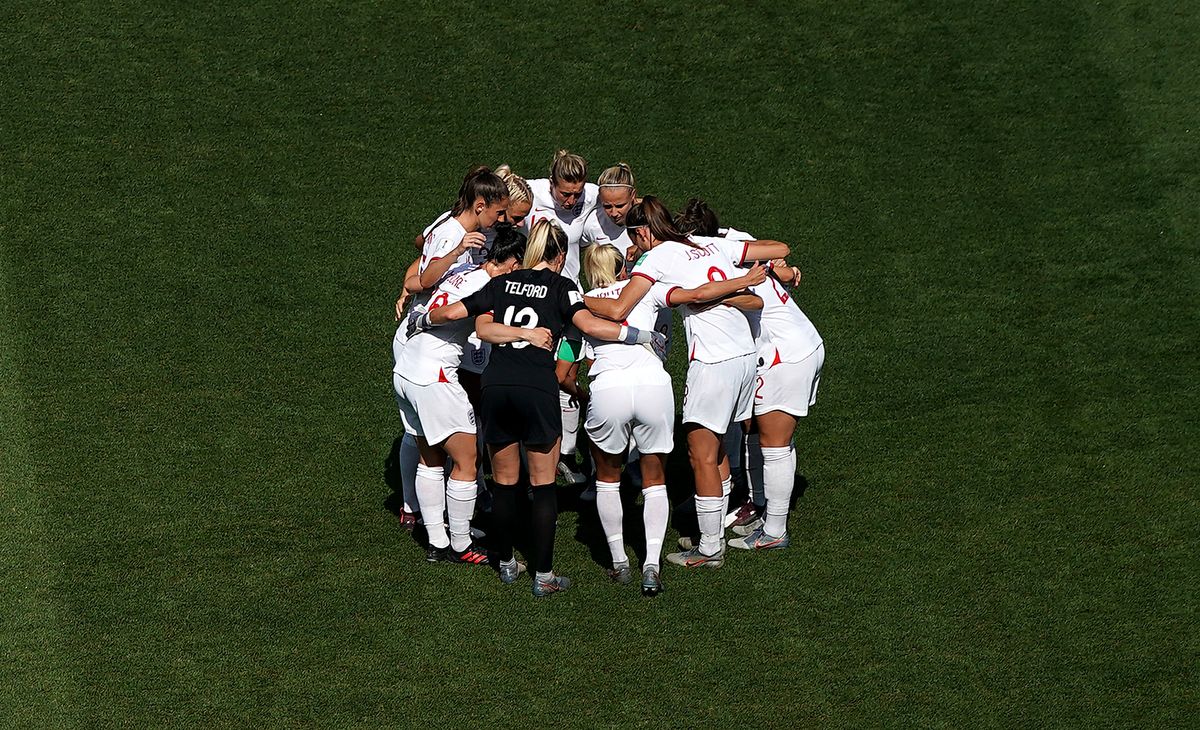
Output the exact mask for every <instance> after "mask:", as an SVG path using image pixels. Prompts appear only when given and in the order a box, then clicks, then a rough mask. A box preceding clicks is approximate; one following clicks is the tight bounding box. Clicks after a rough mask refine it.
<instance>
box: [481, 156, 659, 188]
mask: <svg viewBox="0 0 1200 730" xmlns="http://www.w3.org/2000/svg"><path fill="white" fill-rule="evenodd" d="M501 177H503V176H501ZM596 183H597V184H598V185H599V186H600V187H602V188H629V189H630V190H631V191H632V190H634V189H635V186H634V184H633V170H631V169H630V168H629V165H627V164H625V163H624V162H618V163H617V164H615V165H613V166H612V167H610V168H608V169H606V170H605V171H604V172H602V173H600V179H598V180H596Z"/></svg>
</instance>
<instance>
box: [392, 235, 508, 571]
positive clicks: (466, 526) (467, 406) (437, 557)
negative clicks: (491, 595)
mask: <svg viewBox="0 0 1200 730" xmlns="http://www.w3.org/2000/svg"><path fill="white" fill-rule="evenodd" d="M524 250H525V236H524V234H522V233H521V232H520V231H517V230H514V229H513V228H512V227H511V226H504V227H502V228H500V230H498V231H497V234H496V238H495V241H494V243H493V245H492V248H491V251H490V252H489V254H488V258H487V260H486V261H484V263H483V265H482V266H479V267H476V266H474V265H473V264H470V263H464V264H460V265H459V266H458V267H456V268H454V269H451V270H450V272H449V274H448V275H447V276H446V277H445V278H444V279H443V281H442V283H441V284H440V285H438V288H437V289H436V290H434V292H433V294H432V296H431V298H430V300H429V307H428V308H429V310H430V311H432V310H435V309H438V308H439V307H444V306H447V305H449V304H452V303H454V302H457V301H459V300H461V299H462V298H463V297H465V296H468V295H470V294H473V293H475V292H476V291H479V290H480V289H482V288H483V287H484V285H486V284H487V283H488V282H489V281H491V280H492V278H493V277H495V276H501V275H503V274H507V273H510V272H511V271H513V270H514V269H515V268H517V266H518V265H519V262H520V261H521V256H522V255H523V254H524ZM415 329H416V328H415V326H414V327H413V330H414V332H413V334H412V336H411V338H410V339H409V340H408V344H407V346H406V347H405V348H404V352H403V353H402V354H401V356H400V361H399V362H398V363H397V366H396V372H395V374H394V375H393V381H394V383H393V384H394V385H395V388H396V394H397V402H398V403H399V405H400V415H401V418H402V419H403V420H404V428H405V431H407V432H409V433H412V434H413V435H414V436H416V439H417V448H418V449H419V450H420V456H421V461H420V464H419V465H418V466H417V485H416V486H417V501H418V502H419V503H420V506H421V514H422V515H423V516H424V521H425V529H426V531H427V532H428V533H429V551H428V553H427V555H426V559H428V560H429V561H430V562H435V563H436V562H439V561H446V562H453V563H474V564H479V563H483V562H486V560H487V555H486V553H485V552H484V551H483V550H481V549H479V548H477V547H475V546H474V545H473V544H472V542H471V516H472V514H473V513H474V511H475V495H476V473H475V472H476V465H475V453H476V452H475V449H476V446H475V411H474V409H473V408H472V407H471V403H470V401H469V400H468V398H467V394H466V392H465V391H464V390H463V387H462V385H461V384H460V383H459V377H458V369H459V364H460V362H461V360H462V357H463V345H464V344H465V343H466V341H467V337H468V336H469V335H470V334H471V332H472V329H473V328H472V327H471V325H470V323H468V322H456V323H455V324H454V325H453V326H449V327H441V328H438V329H436V330H430V331H428V332H416V331H415ZM506 329H507V330H511V331H510V332H507V334H509V335H514V336H527V335H528V334H529V332H528V331H527V330H517V329H516V328H512V327H510V328H506ZM447 455H448V456H449V457H450V458H451V459H452V460H453V461H454V466H453V468H452V470H451V472H450V479H449V481H446V478H445V466H446V457H447ZM443 512H444V513H446V515H447V516H448V518H449V522H450V534H449V536H447V534H446V525H445V524H444V523H443V522H442V514H443Z"/></svg>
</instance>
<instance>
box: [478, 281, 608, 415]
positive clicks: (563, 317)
mask: <svg viewBox="0 0 1200 730" xmlns="http://www.w3.org/2000/svg"><path fill="white" fill-rule="evenodd" d="M462 301H463V304H464V305H465V306H466V308H467V313H468V314H470V316H472V317H477V316H479V315H481V314H487V313H489V312H491V314H492V316H493V317H494V318H495V320H496V321H497V322H499V323H500V324H506V325H509V326H511V327H522V328H524V329H535V328H537V327H545V328H546V329H548V330H550V335H551V337H553V343H557V342H558V339H559V338H560V337H561V336H562V333H563V330H564V329H566V327H567V325H569V324H570V323H571V318H572V317H574V316H575V313H576V312H578V311H580V310H582V309H587V307H586V306H584V304H583V294H582V293H581V292H580V291H579V289H578V288H577V287H576V286H575V282H573V281H571V280H570V279H568V278H566V277H565V276H561V275H559V274H556V273H554V272H553V271H551V270H550V269H518V270H516V271H514V272H512V273H511V274H505V275H504V276H497V277H495V278H493V279H492V280H491V281H489V282H488V283H487V284H485V285H484V287H483V288H482V289H480V290H479V291H477V292H475V293H474V294H472V295H470V296H468V297H467V298H466V299H463V300H462ZM554 360H555V357H554V353H553V352H549V351H547V350H543V349H542V348H540V347H534V346H533V345H531V344H529V343H528V342H523V341H522V342H506V343H504V344H502V345H492V357H491V360H489V361H488V364H487V367H486V368H484V371H483V378H482V381H481V384H482V385H483V387H487V386H489V385H524V386H527V387H530V388H537V389H539V390H545V391H548V392H552V393H557V392H558V378H557V377H556V376H555V375H554Z"/></svg>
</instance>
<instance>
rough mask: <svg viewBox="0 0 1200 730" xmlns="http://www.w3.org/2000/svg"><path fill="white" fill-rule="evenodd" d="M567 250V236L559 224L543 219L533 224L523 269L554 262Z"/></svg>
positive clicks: (522, 263)
mask: <svg viewBox="0 0 1200 730" xmlns="http://www.w3.org/2000/svg"><path fill="white" fill-rule="evenodd" d="M566 250H567V234H566V232H564V231H563V229H562V228H559V227H558V224H557V223H555V222H554V221H551V220H549V219H546V218H543V219H542V220H540V221H538V222H537V223H534V224H533V228H532V229H530V231H529V242H528V243H526V244H525V258H524V259H523V260H522V261H521V268H522V269H532V268H533V267H535V266H537V265H538V264H540V263H542V262H544V261H545V262H549V261H553V260H554V259H556V258H558V257H559V256H561V255H562V254H563V253H564V252H565V251H566Z"/></svg>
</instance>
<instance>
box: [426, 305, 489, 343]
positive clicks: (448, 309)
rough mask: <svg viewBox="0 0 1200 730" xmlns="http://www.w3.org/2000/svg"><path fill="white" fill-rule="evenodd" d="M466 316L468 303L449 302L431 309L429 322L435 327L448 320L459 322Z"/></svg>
mask: <svg viewBox="0 0 1200 730" xmlns="http://www.w3.org/2000/svg"><path fill="white" fill-rule="evenodd" d="M439 298H440V297H439ZM466 318H467V305H465V304H463V303H462V302H455V303H454V304H448V305H446V306H444V307H435V308H433V309H431V310H429V323H430V324H432V325H434V326H435V327H436V326H438V325H442V324H446V323H447V322H457V321H458V320H460V319H466ZM481 337H482V335H481Z"/></svg>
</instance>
